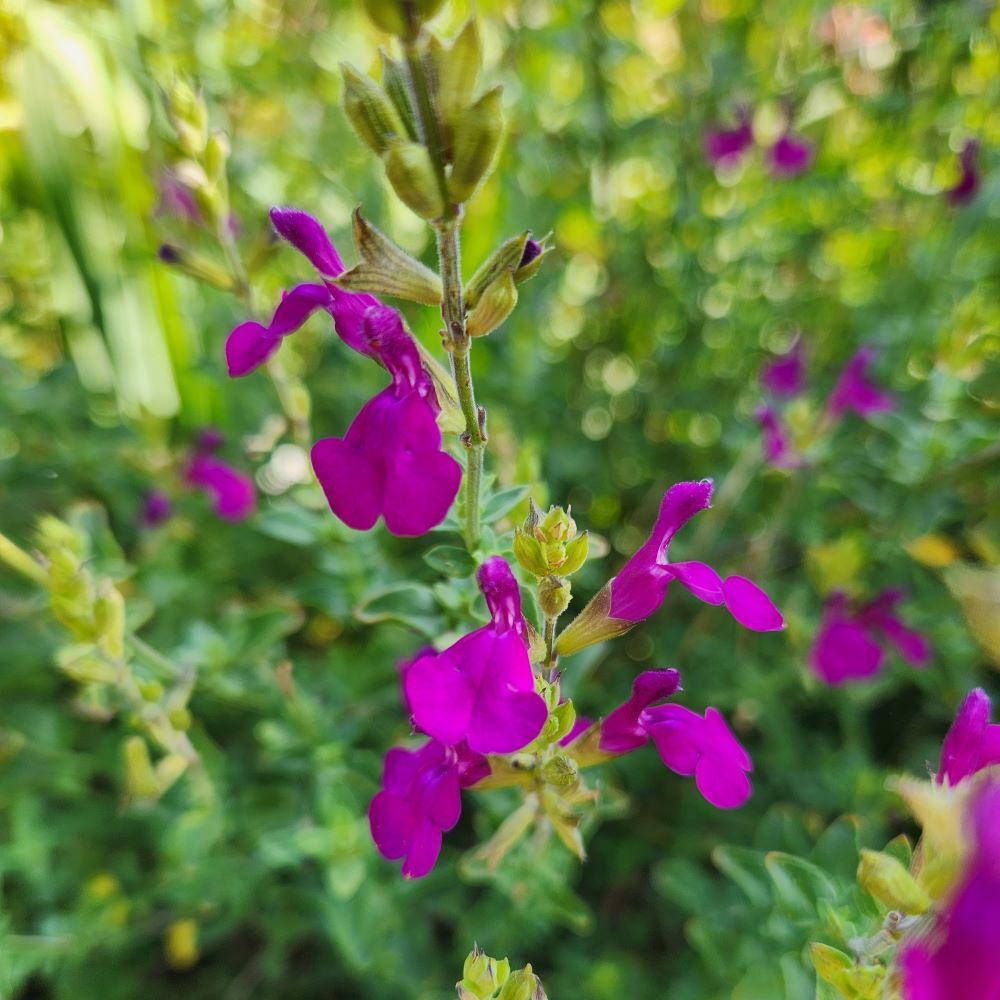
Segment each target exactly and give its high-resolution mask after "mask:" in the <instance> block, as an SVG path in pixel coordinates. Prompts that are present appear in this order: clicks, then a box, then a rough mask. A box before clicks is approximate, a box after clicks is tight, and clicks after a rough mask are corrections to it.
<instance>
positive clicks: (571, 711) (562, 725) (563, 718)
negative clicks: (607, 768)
mask: <svg viewBox="0 0 1000 1000" xmlns="http://www.w3.org/2000/svg"><path fill="white" fill-rule="evenodd" d="M575 722H576V709H575V708H574V707H573V702H572V701H564V702H562V703H561V704H559V705H557V706H556V707H555V708H554V709H552V711H551V712H550V713H549V717H548V719H546V721H545V726H544V728H543V729H542V734H541V736H540V740H541V741H542V742H543V743H558V742H559V741H560V740H561V739H562V738H563V737H564V736H565V735H566V734H567V733H568V732H569V731H570V730H571V729H572V728H573V724H574V723H575ZM564 756H565V755H564ZM573 768H574V770H575V769H576V763H575V762H573Z"/></svg>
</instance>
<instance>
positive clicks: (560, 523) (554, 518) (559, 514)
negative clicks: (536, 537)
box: [539, 507, 576, 542]
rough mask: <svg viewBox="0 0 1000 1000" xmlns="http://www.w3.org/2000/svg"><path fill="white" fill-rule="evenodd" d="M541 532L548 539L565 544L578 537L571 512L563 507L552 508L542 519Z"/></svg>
mask: <svg viewBox="0 0 1000 1000" xmlns="http://www.w3.org/2000/svg"><path fill="white" fill-rule="evenodd" d="M539 530H540V531H541V532H542V533H543V534H544V535H545V536H546V538H547V539H551V540H552V541H556V542H563V541H566V539H568V538H573V536H574V535H576V521H574V520H573V518H572V517H571V516H570V514H569V511H565V510H563V509H562V507H550V508H549V511H548V513H547V514H546V515H545V517H543V518H542V523H541V524H540V525H539Z"/></svg>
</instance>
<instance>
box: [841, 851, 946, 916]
mask: <svg viewBox="0 0 1000 1000" xmlns="http://www.w3.org/2000/svg"><path fill="white" fill-rule="evenodd" d="M858 881H859V882H860V883H861V887H862V888H863V889H864V890H865V892H867V893H868V894H869V895H870V896H872V897H873V898H874V899H876V900H878V901H879V902H880V903H883V904H884V905H885V906H888V907H889V908H890V909H893V910H902V911H903V912H904V913H916V914H919V913H926V912H927V910H928V909H929V908H930V905H931V899H930V896H928V895H927V893H926V892H925V891H924V890H923V889H922V888H921V887H920V886H919V885H918V884H917V882H916V880H915V879H914V878H913V876H912V875H911V874H910V873H909V872H908V871H907V870H906V869H905V868H904V867H903V865H902V864H901V863H900V862H899V861H898V860H897V859H896V858H894V857H893V856H892V855H891V854H884V853H882V852H881V851H869V850H862V851H861V862H860V864H859V865H858Z"/></svg>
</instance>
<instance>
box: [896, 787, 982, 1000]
mask: <svg viewBox="0 0 1000 1000" xmlns="http://www.w3.org/2000/svg"><path fill="white" fill-rule="evenodd" d="M969 818H970V824H969V825H970V827H971V833H972V838H971V839H972V845H973V846H972V853H971V858H970V860H969V862H968V864H967V866H966V869H965V872H964V874H963V875H962V878H961V880H960V882H959V884H958V886H957V887H956V888H955V890H954V891H953V892H952V894H951V895H950V897H949V898H948V900H947V901H946V902H945V903H944V905H943V906H942V907H941V908H940V909H939V911H938V917H937V920H936V921H935V922H934V924H933V925H932V926H931V928H930V929H929V931H928V932H927V933H925V934H923V935H921V936H920V937H917V938H915V939H914V940H913V941H908V942H907V943H906V944H905V945H904V947H903V948H902V949H901V953H900V958H899V966H900V971H901V973H902V980H903V998H904V1000H959V998H961V1000H965V998H966V997H968V998H969V1000H972V998H973V997H974V998H975V1000H1000V931H998V929H1000V782H998V781H989V782H986V783H985V784H984V785H983V786H982V787H981V788H980V789H977V790H976V793H975V797H974V798H973V799H972V801H971V803H970V806H969Z"/></svg>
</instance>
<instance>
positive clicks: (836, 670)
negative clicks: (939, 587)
mask: <svg viewBox="0 0 1000 1000" xmlns="http://www.w3.org/2000/svg"><path fill="white" fill-rule="evenodd" d="M902 600H903V593H902V591H900V590H894V589H893V590H885V591H883V592H882V593H881V594H879V596H878V597H876V598H875V599H874V600H873V601H869V602H868V603H867V604H863V605H861V606H860V607H857V608H855V609H852V608H851V607H850V605H849V603H848V599H847V595H846V594H843V593H840V592H839V591H837V592H835V593H833V594H831V595H830V597H829V599H828V600H827V602H826V606H825V607H824V609H823V619H822V621H821V623H820V628H819V632H817V634H816V640H815V642H814V643H813V648H812V652H811V653H810V664H811V665H812V668H813V671H814V672H815V674H816V675H817V676H818V677H819V679H820V680H821V681H823V682H824V683H826V684H830V685H832V686H838V685H840V684H844V683H846V682H847V681H855V680H866V679H867V678H869V677H873V676H874V675H875V674H877V673H878V672H879V671H880V670H881V669H882V665H883V663H884V661H885V647H884V645H883V643H884V642H886V641H887V642H888V643H890V644H891V645H892V646H894V647H895V649H896V651H897V652H898V653H899V655H900V656H901V657H902V658H903V659H904V660H905V661H906V662H907V663H908V664H909V665H910V666H911V667H917V668H920V667H925V666H927V664H928V662H929V661H930V657H931V647H930V643H929V642H928V641H927V639H926V638H925V637H924V636H923V635H921V633H919V632H917V631H915V630H913V629H911V628H908V627H907V626H906V625H905V624H904V622H903V620H902V619H901V618H900V617H899V615H898V614H897V613H896V606H897V605H898V604H899V603H900V602H901V601H902Z"/></svg>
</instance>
